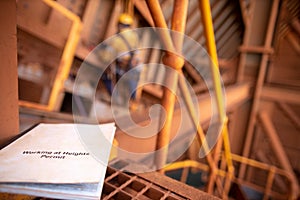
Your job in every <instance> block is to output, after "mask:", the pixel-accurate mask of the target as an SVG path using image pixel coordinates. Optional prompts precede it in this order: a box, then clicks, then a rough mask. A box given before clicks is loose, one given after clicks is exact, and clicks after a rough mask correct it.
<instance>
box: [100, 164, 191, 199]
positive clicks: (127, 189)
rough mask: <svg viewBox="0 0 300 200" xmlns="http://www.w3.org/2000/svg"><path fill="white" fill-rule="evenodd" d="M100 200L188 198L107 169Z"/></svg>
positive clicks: (142, 179) (130, 175) (139, 178)
mask: <svg viewBox="0 0 300 200" xmlns="http://www.w3.org/2000/svg"><path fill="white" fill-rule="evenodd" d="M101 199H105V200H106V199H111V200H112V199H115V200H127V199H140V200H155V199H160V200H182V199H189V198H186V197H184V196H181V195H179V194H177V193H176V192H174V191H171V190H168V189H166V188H163V187H162V186H159V185H157V184H155V183H153V182H150V181H148V180H146V179H144V178H142V177H139V176H137V175H134V174H131V173H125V172H122V171H119V170H115V169H113V168H111V167H108V168H107V171H106V176H105V180H104V186H103V190H102V197H101Z"/></svg>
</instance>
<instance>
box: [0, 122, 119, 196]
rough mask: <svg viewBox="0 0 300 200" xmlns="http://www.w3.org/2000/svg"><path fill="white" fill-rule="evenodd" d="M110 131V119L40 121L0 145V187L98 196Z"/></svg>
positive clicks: (45, 193)
mask: <svg viewBox="0 0 300 200" xmlns="http://www.w3.org/2000/svg"><path fill="white" fill-rule="evenodd" d="M114 133H115V126H114V124H104V125H85V124H39V125H38V126H36V127H35V128H33V129H32V130H30V131H29V132H27V133H26V134H25V135H23V136H22V137H20V138H19V139H17V140H16V141H14V142H13V143H11V144H10V145H8V146H6V147H5V148H3V149H2V150H0V192H8V193H20V194H28V195H33V196H42V197H50V198H63V199H99V198H100V196H101V191H102V186H103V181H104V177H105V172H106V167H107V163H108V159H109V155H110V149H111V144H112V143H113V138H114ZM97 152H99V153H97Z"/></svg>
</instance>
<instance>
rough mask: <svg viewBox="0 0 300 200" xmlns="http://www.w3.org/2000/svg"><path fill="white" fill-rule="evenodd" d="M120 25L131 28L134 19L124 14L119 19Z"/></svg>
mask: <svg viewBox="0 0 300 200" xmlns="http://www.w3.org/2000/svg"><path fill="white" fill-rule="evenodd" d="M119 23H120V24H124V25H129V26H130V25H131V24H132V23H133V18H132V17H131V16H130V15H129V14H127V13H122V14H121V15H120V17H119Z"/></svg>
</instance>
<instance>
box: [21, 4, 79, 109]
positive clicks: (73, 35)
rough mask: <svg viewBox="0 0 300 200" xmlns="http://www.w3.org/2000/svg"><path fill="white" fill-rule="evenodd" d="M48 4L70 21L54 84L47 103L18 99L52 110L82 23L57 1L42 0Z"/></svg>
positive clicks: (25, 105) (29, 104) (32, 105)
mask: <svg viewBox="0 0 300 200" xmlns="http://www.w3.org/2000/svg"><path fill="white" fill-rule="evenodd" d="M43 1H44V2H45V3H46V4H47V5H48V6H50V7H52V8H53V9H55V10H57V11H58V12H60V13H61V14H62V15H64V16H65V17H67V18H68V19H70V20H71V21H72V22H73V23H72V27H71V30H70V32H69V36H68V40H67V42H66V44H65V47H64V51H63V53H62V57H61V60H60V64H59V67H58V70H57V75H56V76H55V80H54V84H53V87H52V90H51V93H50V97H49V101H48V104H46V105H42V104H39V103H33V102H29V101H23V100H20V101H19V106H23V107H29V108H34V109H39V110H46V111H53V110H54V109H55V107H56V106H57V101H58V99H59V94H60V93H61V92H62V90H63V86H64V81H65V80H66V79H67V77H68V75H69V72H70V69H71V67H72V62H73V59H74V54H75V51H76V48H77V44H78V42H79V39H80V33H81V29H82V23H81V20H80V18H79V17H78V16H77V15H76V14H74V13H73V12H71V11H70V10H68V9H67V8H65V7H64V6H62V5H60V4H59V3H57V2H55V1H52V0H43Z"/></svg>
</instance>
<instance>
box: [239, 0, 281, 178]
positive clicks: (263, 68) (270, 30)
mask: <svg viewBox="0 0 300 200" xmlns="http://www.w3.org/2000/svg"><path fill="white" fill-rule="evenodd" d="M279 3H280V1H279V0H274V1H273V4H272V8H271V13H270V17H269V22H268V27H267V33H266V39H265V42H264V47H265V48H271V45H272V39H273V35H274V28H275V25H276V18H277V13H278V7H279ZM269 57H270V55H269V54H266V53H264V54H263V55H262V59H261V62H260V68H259V72H258V77H257V81H256V86H255V91H254V95H253V103H252V108H251V112H250V117H249V122H248V127H247V132H246V138H245V145H244V149H243V154H242V155H243V156H244V157H248V156H249V154H250V150H251V144H252V140H253V135H254V127H255V124H256V117H257V113H258V110H259V103H260V97H261V94H262V89H263V85H264V79H265V75H266V72H267V65H268V60H269ZM245 172H246V166H245V165H241V167H240V170H239V178H243V177H244V175H245Z"/></svg>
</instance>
